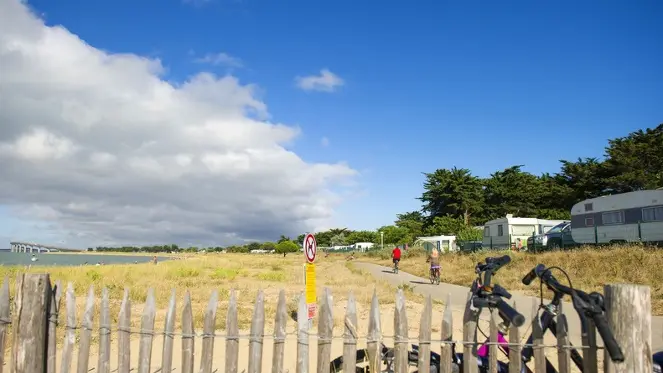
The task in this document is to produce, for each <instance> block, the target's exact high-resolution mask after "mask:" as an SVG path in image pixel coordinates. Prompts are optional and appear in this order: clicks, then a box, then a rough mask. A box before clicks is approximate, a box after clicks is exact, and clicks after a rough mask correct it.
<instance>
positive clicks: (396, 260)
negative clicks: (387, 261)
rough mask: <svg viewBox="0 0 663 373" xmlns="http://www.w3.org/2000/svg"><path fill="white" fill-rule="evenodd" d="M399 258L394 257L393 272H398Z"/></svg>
mask: <svg viewBox="0 0 663 373" xmlns="http://www.w3.org/2000/svg"><path fill="white" fill-rule="evenodd" d="M400 261H401V260H400V259H394V269H393V271H394V273H396V274H398V263H399V262H400Z"/></svg>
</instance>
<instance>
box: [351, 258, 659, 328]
mask: <svg viewBox="0 0 663 373" xmlns="http://www.w3.org/2000/svg"><path fill="white" fill-rule="evenodd" d="M408 251H411V253H408V254H409V255H407V256H406V257H404V258H403V260H402V261H401V264H400V268H401V269H402V270H403V271H405V272H409V273H412V274H414V275H417V276H421V277H428V271H429V265H428V264H427V263H426V259H425V255H424V253H423V251H422V250H420V249H414V250H408ZM504 254H508V255H510V256H511V263H510V264H509V265H508V266H507V267H505V268H503V269H501V270H500V272H499V273H498V274H497V276H496V277H495V279H494V281H495V282H496V283H499V284H500V285H502V286H504V287H506V288H507V289H508V290H509V291H512V292H513V293H516V292H519V291H520V292H522V293H526V294H529V295H539V290H540V289H539V286H538V282H537V283H536V284H537V285H535V284H532V285H531V286H529V287H526V286H525V285H523V284H522V282H521V279H522V277H523V276H524V275H525V274H526V273H527V272H529V271H530V270H531V269H532V268H533V267H534V266H535V265H537V264H538V263H543V264H545V265H546V266H548V267H552V266H559V267H561V268H562V269H564V270H565V271H566V272H567V273H568V274H569V277H570V278H571V281H572V284H573V287H575V288H577V289H582V290H584V291H587V292H590V291H599V292H603V286H604V285H606V284H613V283H632V284H640V285H647V286H650V287H651V292H652V313H653V314H654V315H657V316H658V315H663V271H661V268H663V251H662V250H660V249H658V250H657V249H654V248H645V247H642V246H622V247H612V248H603V249H600V248H599V249H597V248H593V247H588V248H581V249H577V250H572V251H555V252H545V253H539V254H527V253H524V252H511V251H509V252H506V251H505V252H483V253H474V254H461V255H459V254H445V255H443V256H442V258H441V264H442V275H441V280H442V282H447V283H452V284H457V285H463V286H469V285H471V284H472V281H473V280H474V278H475V274H474V266H475V265H476V263H478V262H480V261H482V260H483V259H485V257H487V256H500V255H504ZM389 255H390V253H377V254H373V255H372V256H368V255H365V256H363V257H362V258H361V260H368V261H372V262H376V263H379V264H382V265H387V266H391V265H392V264H391V260H389ZM555 277H557V279H558V280H559V281H560V282H562V283H566V282H567V281H566V278H565V276H564V275H563V274H562V273H561V272H557V273H555Z"/></svg>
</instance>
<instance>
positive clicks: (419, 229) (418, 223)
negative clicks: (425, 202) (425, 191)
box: [394, 211, 426, 237]
mask: <svg viewBox="0 0 663 373" xmlns="http://www.w3.org/2000/svg"><path fill="white" fill-rule="evenodd" d="M425 222H426V217H425V216H424V214H422V213H421V211H411V212H406V213H404V214H398V215H396V221H395V222H394V224H396V226H397V227H400V228H406V229H407V230H408V231H410V234H412V236H414V237H420V236H421V235H423V230H424V223H425Z"/></svg>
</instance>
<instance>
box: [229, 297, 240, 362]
mask: <svg viewBox="0 0 663 373" xmlns="http://www.w3.org/2000/svg"><path fill="white" fill-rule="evenodd" d="M238 361H239V324H238V321H237V295H236V294H235V290H234V289H233V290H231V291H230V299H229V301H228V315H227V316H226V373H237V365H238Z"/></svg>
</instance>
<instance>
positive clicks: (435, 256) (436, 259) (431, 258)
mask: <svg viewBox="0 0 663 373" xmlns="http://www.w3.org/2000/svg"><path fill="white" fill-rule="evenodd" d="M426 263H430V270H431V272H433V271H435V274H436V275H437V276H439V275H440V252H439V251H437V248H433V250H431V252H430V254H429V255H428V258H426Z"/></svg>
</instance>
